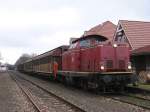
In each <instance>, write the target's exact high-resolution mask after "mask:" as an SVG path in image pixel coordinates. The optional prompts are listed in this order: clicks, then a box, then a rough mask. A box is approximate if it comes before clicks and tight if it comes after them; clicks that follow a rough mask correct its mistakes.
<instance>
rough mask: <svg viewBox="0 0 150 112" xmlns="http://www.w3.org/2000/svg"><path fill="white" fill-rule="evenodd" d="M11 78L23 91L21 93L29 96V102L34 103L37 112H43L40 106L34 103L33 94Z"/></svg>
mask: <svg viewBox="0 0 150 112" xmlns="http://www.w3.org/2000/svg"><path fill="white" fill-rule="evenodd" d="M10 76H11V75H10ZM11 78H12V79H13V80H14V81H15V82H16V84H17V85H18V87H19V88H20V89H21V91H22V92H23V93H24V94H25V95H26V96H27V98H28V100H29V101H30V102H31V103H32V105H33V107H34V108H35V110H36V111H37V112H42V111H41V109H40V108H39V106H38V105H37V104H36V103H35V102H34V99H33V97H32V94H31V93H29V91H28V90H26V89H25V88H23V87H22V85H21V84H19V82H18V81H17V80H16V79H15V78H14V77H13V76H11Z"/></svg>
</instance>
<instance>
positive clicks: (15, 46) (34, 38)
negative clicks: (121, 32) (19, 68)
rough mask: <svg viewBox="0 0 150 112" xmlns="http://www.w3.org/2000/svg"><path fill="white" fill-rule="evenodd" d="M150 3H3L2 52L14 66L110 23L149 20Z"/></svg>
mask: <svg viewBox="0 0 150 112" xmlns="http://www.w3.org/2000/svg"><path fill="white" fill-rule="evenodd" d="M149 5H150V0H0V52H1V55H2V57H3V62H8V63H11V64H14V63H15V61H16V60H17V59H18V58H19V57H20V56H21V55H22V54H23V53H28V54H31V53H36V54H40V53H43V52H45V51H48V50H51V49H53V48H55V47H57V46H60V45H65V44H68V43H69V38H70V37H80V36H81V35H82V34H83V32H84V31H85V30H88V29H90V28H91V27H93V26H95V25H98V24H100V23H102V22H105V21H107V20H110V21H112V22H113V23H115V24H117V22H118V20H120V19H127V20H142V21H150V6H149Z"/></svg>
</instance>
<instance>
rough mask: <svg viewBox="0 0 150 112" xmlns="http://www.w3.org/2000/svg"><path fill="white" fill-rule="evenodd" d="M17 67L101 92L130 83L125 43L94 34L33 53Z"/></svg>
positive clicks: (127, 52)
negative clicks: (34, 54) (33, 54)
mask: <svg viewBox="0 0 150 112" xmlns="http://www.w3.org/2000/svg"><path fill="white" fill-rule="evenodd" d="M56 63H57V65H56ZM56 66H58V67H56ZM18 70H21V71H25V72H34V73H40V74H42V75H47V76H50V77H55V79H56V80H59V81H61V82H65V83H67V84H70V85H77V86H80V87H83V88H95V89H99V90H101V91H110V90H118V89H120V88H123V87H125V85H127V84H129V83H132V76H133V73H132V71H131V63H130V52H129V47H128V45H126V44H112V43H110V42H108V41H107V38H106V37H103V36H97V35H92V36H86V37H82V38H79V39H77V40H74V41H73V42H72V44H71V45H70V46H69V48H68V47H67V46H60V47H58V48H56V49H53V50H51V51H49V52H46V53H44V54H41V55H39V56H36V57H34V58H32V59H30V60H28V61H26V62H24V63H22V64H19V65H18Z"/></svg>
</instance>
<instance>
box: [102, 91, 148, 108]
mask: <svg viewBox="0 0 150 112" xmlns="http://www.w3.org/2000/svg"><path fill="white" fill-rule="evenodd" d="M104 96H105V97H107V98H111V99H113V100H116V101H120V102H123V103H128V104H131V105H135V106H138V107H142V108H143V109H147V110H150V99H146V98H144V97H143V96H142V95H141V96H137V95H134V94H131V93H130V94H129V93H121V94H117V95H116V94H115V95H112V94H111V95H104Z"/></svg>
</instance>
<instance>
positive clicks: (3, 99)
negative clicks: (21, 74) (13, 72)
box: [0, 72, 32, 112]
mask: <svg viewBox="0 0 150 112" xmlns="http://www.w3.org/2000/svg"><path fill="white" fill-rule="evenodd" d="M31 105H32V104H30V103H29V101H28V100H27V98H26V97H25V95H24V94H23V93H22V91H21V90H20V89H19V88H18V86H17V85H16V83H15V82H14V81H13V80H12V79H11V77H10V76H9V74H8V73H5V72H3V73H1V72H0V112H32V106H31Z"/></svg>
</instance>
